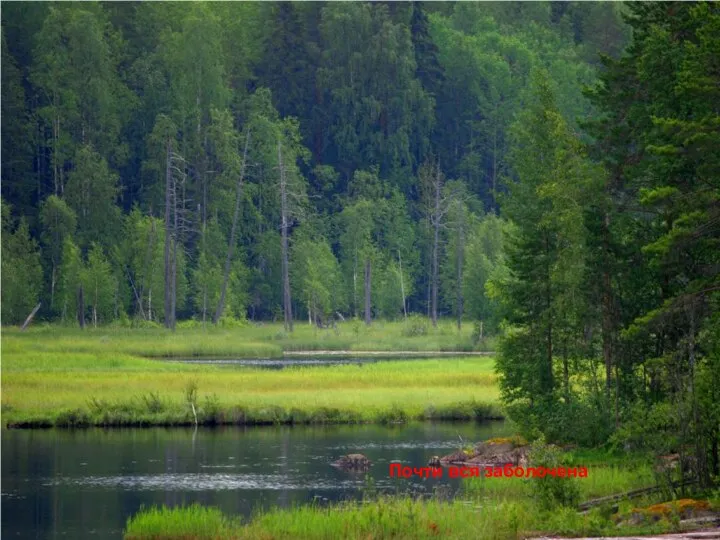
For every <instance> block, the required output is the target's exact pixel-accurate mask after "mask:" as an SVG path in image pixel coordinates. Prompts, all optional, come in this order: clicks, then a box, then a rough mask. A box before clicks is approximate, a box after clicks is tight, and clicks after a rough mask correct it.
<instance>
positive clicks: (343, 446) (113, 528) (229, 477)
mask: <svg viewBox="0 0 720 540" xmlns="http://www.w3.org/2000/svg"><path fill="white" fill-rule="evenodd" d="M508 429H509V428H508V427H506V426H505V424H504V423H503V422H487V423H483V424H475V423H415V424H409V425H398V426H390V427H381V426H319V427H306V426H302V427H298V426H295V427H289V426H283V427H245V428H243V427H232V428H219V429H199V430H197V432H196V433H194V431H193V430H192V429H179V428H173V429H164V428H152V429H112V430H104V429H89V430H75V431H71V430H3V432H2V538H77V539H82V538H121V537H122V531H123V527H124V526H125V523H126V520H127V518H128V517H129V516H131V515H132V514H134V513H136V512H137V511H138V509H139V508H140V506H141V505H145V506H150V505H155V504H157V505H159V504H166V505H183V504H189V503H192V502H199V503H202V504H206V505H213V506H218V507H220V508H221V509H222V510H223V511H225V512H227V513H229V514H241V515H244V516H249V515H250V514H251V513H252V511H253V510H255V509H258V508H269V507H273V506H282V507H287V506H292V505H293V504H301V503H308V502H311V501H314V500H315V501H317V502H318V503H320V504H326V503H328V502H332V501H338V500H342V499H348V498H357V497H361V496H362V490H363V489H364V487H365V486H366V481H365V478H364V477H363V476H362V475H360V476H353V475H351V474H348V473H345V472H343V471H339V470H337V469H335V468H334V467H331V466H330V465H329V464H330V462H332V461H333V460H335V459H337V458H338V457H340V456H341V455H343V454H348V453H356V452H360V453H363V454H365V455H366V456H368V458H370V460H371V461H372V462H373V466H372V467H371V469H370V472H369V475H370V476H371V477H372V479H373V481H374V483H375V487H376V488H378V489H379V490H384V491H391V492H394V491H396V490H398V489H399V490H401V491H422V492H429V493H432V492H433V490H434V489H436V488H440V489H443V490H447V491H449V492H456V491H457V489H458V488H459V481H458V480H449V479H446V478H444V479H441V480H440V479H438V480H432V479H419V478H413V479H412V481H407V480H401V481H398V480H397V479H391V478H390V477H389V475H388V470H389V464H390V462H391V461H394V460H398V461H401V462H402V463H404V464H407V465H410V466H417V467H420V466H425V465H427V461H428V459H429V458H430V457H431V456H433V455H442V454H447V453H450V452H451V451H453V450H456V449H457V448H458V447H459V446H460V437H462V439H463V441H465V443H466V444H467V443H469V442H477V441H480V440H484V439H487V438H490V437H496V436H501V435H506V434H508Z"/></svg>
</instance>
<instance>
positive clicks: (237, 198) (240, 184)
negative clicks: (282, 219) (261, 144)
mask: <svg viewBox="0 0 720 540" xmlns="http://www.w3.org/2000/svg"><path fill="white" fill-rule="evenodd" d="M249 144H250V132H249V131H248V134H247V137H245V151H244V152H243V162H242V168H241V169H240V177H239V178H238V182H237V187H236V190H235V213H234V214H233V222H232V227H231V229H230V241H229V242H228V250H227V257H226V258H225V272H224V274H223V284H222V288H221V289H220V300H219V301H218V305H217V309H216V310H215V316H214V317H213V324H217V323H218V321H219V320H220V317H222V312H223V310H224V309H225V293H226V292H227V284H228V280H229V278H230V266H231V264H232V256H233V250H234V249H235V232H236V231H237V223H238V218H239V216H240V200H241V197H242V188H243V181H244V179H245V163H247V152H248V145H249Z"/></svg>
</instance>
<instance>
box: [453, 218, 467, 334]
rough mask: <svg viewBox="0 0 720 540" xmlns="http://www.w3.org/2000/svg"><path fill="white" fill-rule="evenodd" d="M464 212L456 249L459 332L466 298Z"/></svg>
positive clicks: (459, 225)
mask: <svg viewBox="0 0 720 540" xmlns="http://www.w3.org/2000/svg"><path fill="white" fill-rule="evenodd" d="M464 217H465V216H464V212H463V209H462V208H460V216H459V220H460V221H459V223H458V230H457V232H458V235H457V245H456V246H455V247H456V255H457V257H456V264H457V283H456V296H457V306H456V309H457V328H458V331H459V330H461V329H462V317H463V308H464V305H463V304H464V300H465V299H464V298H463V258H464V255H465V245H464V244H465V230H464V228H465V221H464Z"/></svg>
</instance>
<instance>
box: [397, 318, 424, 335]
mask: <svg viewBox="0 0 720 540" xmlns="http://www.w3.org/2000/svg"><path fill="white" fill-rule="evenodd" d="M428 331H429V326H428V321H427V319H426V318H425V317H422V316H420V315H410V316H409V317H408V318H407V320H406V321H405V324H404V326H403V329H402V335H403V336H405V337H418V336H426V335H427V334H428Z"/></svg>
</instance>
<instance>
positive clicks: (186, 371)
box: [2, 328, 499, 426]
mask: <svg viewBox="0 0 720 540" xmlns="http://www.w3.org/2000/svg"><path fill="white" fill-rule="evenodd" d="M241 330H242V329H241ZM153 332H154V333H153V334H147V331H146V330H125V329H119V330H117V329H112V331H111V332H109V333H108V334H104V333H102V331H97V332H95V331H93V332H88V333H83V332H80V331H68V332H67V333H64V332H59V331H58V329H57V328H52V329H44V328H40V329H36V330H35V331H34V332H31V333H28V334H27V335H26V334H21V333H18V332H9V333H5V334H4V335H3V351H2V352H3V364H2V369H3V380H2V385H3V396H2V407H3V409H2V412H3V418H4V420H5V421H6V422H7V423H9V424H11V425H26V426H33V425H35V426H41V425H56V426H72V425H150V424H155V425H178V424H186V423H188V422H190V421H191V420H192V416H191V415H192V413H191V411H190V409H189V407H188V405H187V403H186V400H185V399H184V397H183V396H184V391H185V388H186V386H187V384H188V381H190V380H194V381H195V382H196V383H197V385H198V392H199V403H198V404H199V411H198V416H199V420H200V421H201V422H203V423H206V424H216V423H238V424H253V423H261V424H262V423H315V422H395V421H403V420H409V419H474V418H483V417H491V416H498V415H499V411H498V410H497V401H498V389H497V386H496V378H495V374H494V373H493V360H492V359H491V358H487V357H472V358H462V357H442V358H438V359H433V360H400V361H392V362H382V363H374V364H365V365H362V366H357V365H342V366H324V367H306V368H302V367H297V368H287V369H284V370H279V371H271V370H264V369H249V368H245V367H243V368H233V367H232V366H220V365H197V364H183V363H180V362H172V361H169V360H151V359H148V358H142V357H140V356H137V354H136V352H133V351H137V352H142V353H143V354H148V351H155V352H158V351H161V350H162V351H167V350H169V349H168V348H166V347H170V348H171V349H172V348H174V349H173V350H174V351H181V350H185V349H184V347H186V346H190V345H192V347H193V348H194V350H195V351H200V350H202V348H201V346H200V345H198V344H197V343H192V339H191V338H192V336H193V333H194V332H197V331H196V330H192V331H190V330H188V332H189V334H188V335H185V336H182V334H181V333H180V332H179V333H178V336H177V343H175V342H173V341H172V340H168V341H167V343H166V342H165V341H163V340H165V339H166V337H167V336H168V335H169V334H163V332H162V331H158V330H154V331H153ZM224 332H225V330H223V331H222V332H221V331H217V332H216V333H214V334H212V335H213V336H214V337H216V338H218V340H219V341H218V342H217V343H214V345H213V346H212V347H213V348H211V350H213V351H214V352H215V353H216V354H220V352H219V351H223V350H224V351H228V350H231V349H232V350H235V351H236V352H237V351H240V350H241V347H245V349H242V350H244V351H245V352H248V351H256V349H255V348H254V347H256V345H252V348H248V347H250V345H248V344H247V343H256V342H243V341H239V340H238V339H237V338H231V337H228V336H226V335H225V334H224ZM126 334H127V336H126ZM158 335H160V337H157V336H158ZM199 339H200V338H198V340H199ZM203 339H205V340H206V341H207V342H208V343H209V342H212V339H211V336H210V334H208V336H206V337H205V338H203ZM223 340H225V341H223ZM261 345H264V344H261ZM267 345H268V346H270V347H275V345H272V344H267ZM278 351H279V349H278ZM189 415H190V416H189Z"/></svg>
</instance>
